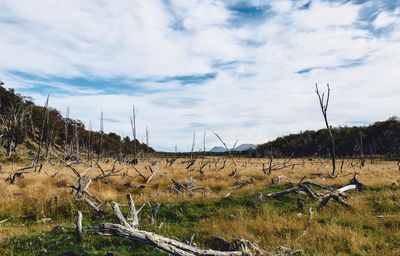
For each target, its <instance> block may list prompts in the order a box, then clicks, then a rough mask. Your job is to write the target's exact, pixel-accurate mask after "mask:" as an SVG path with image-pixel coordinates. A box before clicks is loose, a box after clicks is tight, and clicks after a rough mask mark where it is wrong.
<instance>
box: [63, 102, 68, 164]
mask: <svg viewBox="0 0 400 256" xmlns="http://www.w3.org/2000/svg"><path fill="white" fill-rule="evenodd" d="M68 124H69V107H67V109H66V110H65V127H64V133H65V138H64V160H66V159H67V155H68V129H69V127H68Z"/></svg>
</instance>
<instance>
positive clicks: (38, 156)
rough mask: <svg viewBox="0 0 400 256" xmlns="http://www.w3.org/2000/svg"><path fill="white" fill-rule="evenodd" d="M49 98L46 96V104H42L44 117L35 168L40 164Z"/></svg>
mask: <svg viewBox="0 0 400 256" xmlns="http://www.w3.org/2000/svg"><path fill="white" fill-rule="evenodd" d="M49 97H50V95H47V99H46V102H45V104H44V109H45V112H44V117H43V122H42V129H41V131H40V138H39V146H38V151H37V155H36V162H35V166H39V162H40V159H41V151H42V143H43V136H44V130H45V127H46V126H45V125H46V119H47V116H48V114H49V112H48V105H49ZM36 171H37V169H36V167H35V172H36Z"/></svg>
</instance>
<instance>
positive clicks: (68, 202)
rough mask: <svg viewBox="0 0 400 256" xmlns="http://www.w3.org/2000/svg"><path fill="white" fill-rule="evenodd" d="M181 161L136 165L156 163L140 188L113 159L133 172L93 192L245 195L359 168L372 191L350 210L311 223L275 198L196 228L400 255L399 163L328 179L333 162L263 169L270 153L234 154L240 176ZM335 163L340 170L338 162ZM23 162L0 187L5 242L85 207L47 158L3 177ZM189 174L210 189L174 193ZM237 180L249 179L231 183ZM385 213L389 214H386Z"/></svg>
mask: <svg viewBox="0 0 400 256" xmlns="http://www.w3.org/2000/svg"><path fill="white" fill-rule="evenodd" d="M183 160H184V159H178V160H177V161H176V162H175V163H174V164H173V165H172V167H169V168H167V167H165V166H166V163H165V160H164V159H151V160H149V161H147V162H142V163H140V164H139V165H138V166H137V167H136V168H137V169H139V170H140V172H142V173H143V174H144V175H145V176H147V177H148V176H150V174H151V172H150V169H149V166H151V165H152V163H153V162H155V161H157V165H158V167H159V171H158V173H157V174H156V175H155V176H154V178H153V179H152V180H151V181H150V182H149V186H147V187H144V188H139V187H138V185H140V184H142V183H143V179H142V178H141V177H139V176H137V173H136V172H135V171H134V170H133V168H132V167H131V166H129V165H125V164H119V163H116V164H115V166H116V169H124V171H123V172H125V173H127V174H128V175H129V176H127V175H125V176H118V177H111V178H110V182H104V181H94V182H92V184H91V185H90V187H89V191H90V192H91V193H93V194H95V195H96V196H98V197H99V198H102V199H103V200H107V201H117V202H124V201H125V200H124V199H125V195H126V193H127V192H130V193H132V194H133V195H134V197H135V201H136V202H137V203H138V204H139V205H141V204H144V203H146V202H154V201H156V202H161V203H166V204H176V203H179V202H183V201H208V202H214V201H215V202H216V201H218V200H220V199H221V198H223V197H224V196H226V195H227V194H228V193H230V194H231V196H235V195H238V196H240V195H242V194H243V193H249V192H251V191H253V190H259V189H265V188H268V187H270V186H271V179H272V178H274V177H278V176H282V177H283V178H282V182H283V183H285V182H294V183H296V182H299V181H300V180H301V179H302V178H303V177H304V176H307V177H308V178H307V179H308V180H312V181H313V182H316V183H320V184H326V185H343V184H346V183H347V182H348V181H349V179H350V178H351V177H352V176H351V175H352V174H353V173H354V172H355V171H357V173H358V175H359V179H360V180H361V181H362V182H363V183H364V184H365V186H366V188H367V191H364V192H362V193H356V194H353V195H352V196H351V198H350V199H349V200H350V201H349V202H350V203H351V204H352V205H353V206H354V208H353V209H350V210H348V209H344V208H341V207H340V206H337V205H335V204H330V205H329V206H328V207H327V208H326V209H324V210H321V211H318V212H316V213H315V215H314V218H313V220H312V221H311V223H308V215H307V213H299V212H298V211H296V209H295V204H293V205H292V206H289V207H288V206H285V205H283V206H280V205H276V204H271V203H267V204H260V205H258V206H257V207H255V208H248V207H245V206H240V207H223V208H221V209H219V210H217V211H216V212H215V214H213V215H212V216H210V217H209V218H206V219H203V220H201V221H200V222H198V223H197V224H196V225H195V226H193V227H191V231H193V232H195V233H197V234H199V236H200V237H204V238H205V237H208V236H210V235H222V236H224V237H227V238H236V237H245V238H246V239H249V240H252V241H255V242H257V243H258V244H259V245H261V246H262V247H264V248H266V249H273V248H277V247H279V246H280V245H287V246H290V247H294V248H303V249H304V250H305V252H306V253H307V254H318V255H319V254H323V255H324V254H326V255H329V254H332V255H333V254H335V252H337V253H338V254H341V253H342V254H354V255H357V254H359V255H364V254H369V255H371V254H376V253H379V254H386V255H396V254H397V255H398V254H400V251H399V249H396V247H397V246H400V243H399V242H398V241H400V189H396V188H397V187H399V185H400V180H399V178H400V171H399V170H398V166H397V165H396V163H395V162H390V161H378V162H376V163H374V164H372V163H370V162H367V163H366V165H365V167H363V168H362V169H361V168H359V167H355V168H353V167H352V166H351V163H353V164H356V161H355V160H354V161H352V160H346V161H345V162H344V164H343V171H342V172H341V173H339V177H337V178H335V179H331V178H329V177H328V175H329V173H330V172H331V166H330V164H329V161H328V160H321V159H318V160H302V159H296V160H293V161H292V163H295V164H296V166H295V167H294V168H285V169H282V170H279V171H273V173H272V175H265V174H264V173H263V172H262V164H263V163H265V165H266V166H267V163H268V160H266V159H246V158H241V159H236V162H237V166H236V169H237V176H236V177H235V178H231V177H230V176H229V174H230V173H231V172H232V170H234V169H235V166H233V165H232V164H231V162H230V161H229V160H228V161H227V164H226V167H225V168H224V169H222V170H218V169H219V168H220V166H221V163H222V159H221V160H220V162H219V163H218V164H217V165H216V166H215V162H216V161H217V158H216V157H210V158H207V159H206V160H205V161H208V162H209V163H210V164H209V165H207V166H206V167H205V168H204V174H201V173H200V172H199V166H200V161H201V160H198V161H197V162H196V164H195V165H194V168H192V169H191V170H187V169H186V168H185V164H184V163H182V161H183ZM274 161H276V162H278V161H281V162H282V161H283V160H282V159H280V160H279V159H275V160H274ZM337 165H338V166H339V168H340V165H341V163H340V161H338V164H337ZM101 166H102V167H103V169H104V170H110V169H111V167H112V164H111V163H102V164H101ZM20 167H21V165H20V166H18V165H11V164H8V165H6V164H5V165H3V166H2V172H1V174H0V180H1V181H0V190H1V191H3V193H2V195H3V196H2V197H1V198H0V218H1V219H6V218H8V219H10V221H8V222H6V223H3V224H0V234H2V235H0V242H1V241H3V240H4V239H5V238H6V237H9V236H10V235H11V236H19V235H21V234H24V233H25V234H26V233H32V234H33V233H34V234H39V233H40V232H45V231H48V230H49V229H51V228H52V227H54V225H56V224H57V223H60V222H68V221H71V218H72V217H73V216H74V214H75V210H76V209H77V208H79V207H82V205H80V204H79V203H77V202H75V201H74V199H73V197H72V196H71V195H70V194H69V193H70V189H69V188H68V187H67V185H68V184H75V183H76V177H75V176H74V174H73V172H72V171H71V170H70V169H69V168H67V167H65V165H63V164H60V163H56V164H46V165H45V166H44V167H43V169H42V171H41V173H27V174H24V175H23V178H21V179H18V180H17V182H16V184H9V183H7V182H5V181H4V180H5V179H6V178H7V177H8V176H9V173H10V172H12V171H13V170H15V169H18V168H20ZM153 167H154V166H153ZM76 168H77V169H78V171H79V172H81V173H83V172H85V171H86V174H88V175H89V176H91V177H92V178H94V177H96V176H97V175H99V174H100V173H101V172H100V171H99V170H98V169H96V168H92V169H89V170H88V167H87V166H84V165H80V166H77V167H76ZM135 176H136V177H135ZM189 178H192V179H194V180H195V181H196V184H197V185H198V186H206V187H209V188H210V190H208V191H205V192H195V193H193V194H190V193H177V192H176V191H174V190H173V189H172V188H171V185H172V182H171V180H172V179H175V180H179V181H181V182H182V183H184V182H186V181H187V180H188V179H189ZM238 181H252V183H251V184H248V185H246V186H244V187H242V188H239V189H233V188H232V187H234V186H235V185H236V184H237V182H238ZM388 188H390V189H388ZM87 214H89V213H87ZM380 215H383V216H384V217H383V218H381V217H379V216H380ZM45 217H51V218H53V221H51V222H49V223H47V224H35V225H33V226H27V225H24V226H22V225H20V224H19V223H21V221H22V220H24V219H25V218H29V219H34V220H40V219H42V218H45ZM1 219H0V220H1ZM174 228H176V226H174V225H172V226H171V225H169V224H168V223H166V225H165V226H164V229H165V231H164V232H166V233H170V234H174ZM181 229H182V227H181ZM180 232H184V231H180ZM4 234H7V235H4ZM177 236H179V234H177ZM396 241H397V242H396Z"/></svg>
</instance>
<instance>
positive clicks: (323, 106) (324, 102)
mask: <svg viewBox="0 0 400 256" xmlns="http://www.w3.org/2000/svg"><path fill="white" fill-rule="evenodd" d="M326 86H327V88H328V93H327V97H326V100H325V99H324V97H325V93H322V95H321V94H320V93H319V90H318V85H317V84H315V92H316V94H317V95H318V100H319V104H320V107H321V112H322V115H323V116H324V121H325V125H326V129H327V130H328V133H329V137H330V139H331V144H332V149H331V151H332V152H331V158H332V176H333V177H336V151H335V139H334V138H333V134H332V129H331V127H330V126H329V123H328V116H327V111H328V105H329V97H330V92H331V89H330V88H329V84H327V85H326Z"/></svg>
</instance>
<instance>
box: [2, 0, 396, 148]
mask: <svg viewBox="0 0 400 256" xmlns="http://www.w3.org/2000/svg"><path fill="white" fill-rule="evenodd" d="M0 13H1V15H0V79H1V80H3V81H4V82H5V83H6V85H7V87H12V88H15V89H16V91H17V92H19V93H21V94H24V95H29V96H32V97H33V98H34V100H35V102H36V103H38V104H41V105H43V103H44V101H45V97H46V95H47V94H50V105H51V106H52V107H55V108H58V109H59V110H60V111H61V112H63V113H64V112H65V108H66V107H70V108H71V114H70V116H71V117H73V118H77V119H80V120H82V121H84V122H85V123H86V124H87V125H88V124H89V123H90V124H91V125H92V126H93V129H99V117H100V112H101V111H103V112H104V116H105V123H104V127H105V130H106V131H107V132H110V131H115V132H117V133H118V134H120V135H123V134H124V135H130V134H131V133H130V125H129V115H130V112H131V108H132V105H136V107H137V108H138V115H137V124H138V133H139V138H143V137H144V130H145V126H147V127H148V128H149V131H150V145H151V146H153V147H154V148H156V149H159V150H167V151H172V150H174V146H175V145H177V147H178V150H182V151H185V150H190V144H191V140H192V134H193V133H194V132H195V133H196V134H197V138H199V139H198V142H197V145H198V146H196V148H198V147H200V146H201V145H200V144H201V141H200V140H201V139H200V138H202V134H203V132H204V131H206V132H207V147H208V148H211V147H212V146H215V145H218V141H217V139H216V138H215V136H213V135H212V133H211V132H212V131H216V132H217V133H219V134H220V135H221V136H222V138H224V139H225V140H226V142H227V143H228V144H233V143H234V141H235V140H236V139H239V144H241V143H262V142H266V141H267V140H270V139H273V138H275V137H276V136H280V135H285V134H288V133H294V132H299V131H302V130H306V129H318V128H322V127H323V125H324V124H323V120H322V116H321V113H320V110H319V106H318V102H317V98H316V95H315V92H314V87H315V83H318V84H320V86H321V89H322V88H324V89H325V87H324V86H325V84H326V83H330V86H331V89H332V95H331V104H330V109H329V118H330V120H331V123H332V125H335V126H336V125H364V124H369V123H371V122H374V121H376V120H384V119H387V118H388V117H389V116H393V115H399V113H400V0H376V1H373V0H372V1H366V0H353V1H344V0H335V1H334V0H330V1H329V0H320V1H316V0H310V1H284V0H277V1H266V0H264V1H262V0H255V1H250V0H249V1H239V0H231V1H211V0H210V1H207V0H205V1H196V0H190V1H189V0H176V1H175V0H164V1H156V0H133V1H127V0H121V1H118V0H115V1H102V0H86V1H75V0H57V1H50V0H48V1H45V0H40V1H39V0H0Z"/></svg>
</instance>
